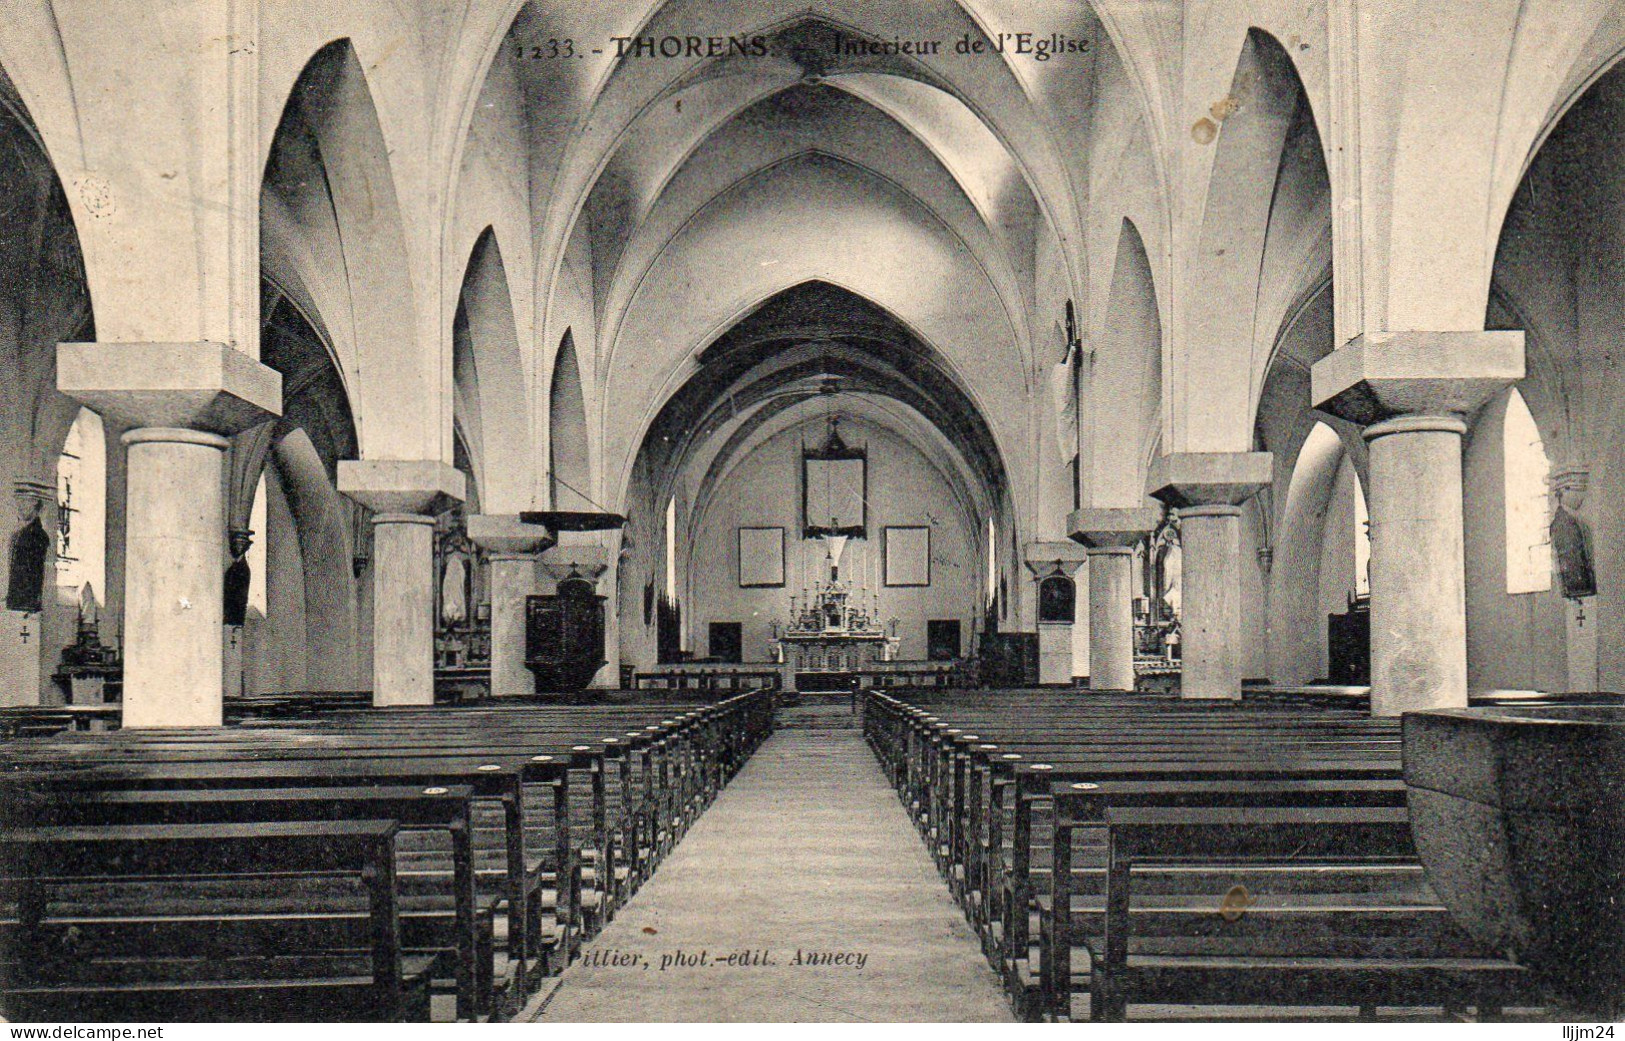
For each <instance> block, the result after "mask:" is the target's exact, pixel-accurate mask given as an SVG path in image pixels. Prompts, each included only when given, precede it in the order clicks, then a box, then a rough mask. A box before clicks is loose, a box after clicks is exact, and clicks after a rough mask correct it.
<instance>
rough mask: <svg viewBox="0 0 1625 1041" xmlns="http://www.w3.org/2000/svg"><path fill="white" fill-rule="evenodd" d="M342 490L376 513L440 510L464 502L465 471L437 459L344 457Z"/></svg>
mask: <svg viewBox="0 0 1625 1041" xmlns="http://www.w3.org/2000/svg"><path fill="white" fill-rule="evenodd" d="M338 485H339V491H341V492H343V493H344V494H345V495H348V496H349V497H350V498H352V499H354V500H355V501H356V502H359V503H360V504H361V505H363V506H365V507H367V508H368V509H370V510H373V511H375V512H377V513H417V514H424V515H432V514H435V513H440V512H442V511H444V510H446V509H447V508H448V507H450V506H451V505H452V504H453V503H458V502H462V501H463V496H464V495H465V494H466V492H467V485H466V482H465V480H464V478H463V474H462V471H460V470H458V469H457V468H456V467H453V466H449V465H447V464H446V463H442V462H440V461H439V460H438V459H361V460H355V459H341V460H339V480H338Z"/></svg>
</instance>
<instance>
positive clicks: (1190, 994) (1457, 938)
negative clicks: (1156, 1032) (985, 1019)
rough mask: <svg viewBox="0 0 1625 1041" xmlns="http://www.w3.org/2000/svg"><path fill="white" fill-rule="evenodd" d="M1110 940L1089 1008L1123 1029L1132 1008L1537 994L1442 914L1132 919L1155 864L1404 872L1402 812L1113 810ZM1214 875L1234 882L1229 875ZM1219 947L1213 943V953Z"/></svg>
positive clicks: (1493, 1005)
mask: <svg viewBox="0 0 1625 1041" xmlns="http://www.w3.org/2000/svg"><path fill="white" fill-rule="evenodd" d="M1106 829H1107V834H1108V848H1107V891H1106V900H1105V915H1104V923H1103V924H1104V929H1103V933H1104V935H1103V936H1102V937H1101V939H1100V941H1099V945H1100V951H1099V956H1098V957H1097V958H1096V959H1095V964H1094V967H1093V971H1092V973H1091V977H1090V979H1091V992H1092V993H1091V1009H1092V1010H1098V1016H1099V1018H1103V1019H1106V1020H1108V1021H1121V1020H1123V1019H1125V1018H1126V1015H1127V1009H1128V1006H1129V1005H1130V1004H1131V1003H1140V1002H1146V1003H1158V1004H1169V1003H1176V1004H1196V1005H1203V1004H1240V1005H1349V1006H1357V1007H1360V1008H1361V1009H1362V1010H1367V1011H1369V1010H1373V1009H1374V1008H1376V1007H1378V1006H1441V1007H1443V1008H1446V1009H1454V1008H1458V1007H1462V1006H1466V1005H1475V1006H1478V1008H1479V1009H1480V1011H1481V1013H1485V1012H1487V1013H1490V1014H1495V1013H1498V1012H1499V1010H1500V1009H1501V1008H1502V1007H1503V1006H1504V1005H1506V1004H1507V1003H1509V1002H1514V1001H1517V1000H1519V998H1520V997H1521V996H1522V995H1525V994H1527V992H1528V989H1529V987H1530V980H1529V975H1528V972H1527V970H1525V969H1523V968H1521V967H1519V966H1517V965H1514V964H1512V963H1511V962H1508V961H1505V960H1502V959H1496V958H1492V957H1487V956H1485V954H1484V952H1482V951H1479V950H1477V949H1476V945H1474V944H1472V943H1471V942H1470V941H1469V940H1468V939H1467V937H1466V936H1465V934H1462V933H1461V932H1460V931H1459V930H1457V929H1456V928H1455V926H1454V924H1453V923H1452V922H1451V920H1450V919H1449V916H1448V914H1446V913H1445V912H1444V911H1443V909H1442V908H1438V907H1429V908H1416V907H1406V906H1403V905H1396V904H1395V903H1393V902H1386V903H1384V902H1378V903H1368V904H1365V905H1363V906H1362V905H1361V904H1359V903H1356V902H1352V901H1348V900H1344V901H1341V902H1337V903H1325V904H1321V905H1318V906H1317V905H1314V904H1310V903H1304V902H1299V903H1298V904H1297V906H1293V905H1291V904H1287V905H1284V906H1280V907H1269V906H1260V905H1258V904H1253V905H1250V906H1249V905H1248V904H1247V903H1246V902H1245V900H1246V899H1247V897H1246V894H1245V893H1243V894H1242V896H1243V899H1242V900H1237V901H1233V903H1232V905H1231V907H1230V908H1229V911H1230V913H1228V914H1226V913H1224V912H1225V910H1226V909H1225V908H1224V906H1223V905H1221V906H1218V907H1214V908H1213V909H1212V910H1209V911H1206V912H1204V911H1201V910H1200V909H1196V910H1186V911H1184V912H1183V913H1181V912H1178V911H1172V910H1166V909H1164V910H1162V911H1161V913H1160V914H1159V913H1157V912H1155V911H1153V913H1151V914H1136V913H1134V904H1135V898H1134V895H1133V892H1132V887H1131V881H1132V872H1133V871H1134V869H1135V868H1136V867H1141V866H1149V865H1153V864H1183V865H1192V864H1201V865H1212V866H1214V867H1218V866H1220V865H1230V866H1235V865H1257V864H1260V863H1265V862H1273V863H1285V864H1302V863H1304V862H1311V861H1319V862H1322V863H1332V864H1336V863H1345V864H1346V863H1370V862H1373V861H1379V862H1380V861H1383V860H1388V861H1405V860H1409V859H1411V858H1413V857H1414V852H1413V848H1412V844H1411V834H1410V819H1409V815H1408V813H1407V812H1406V810H1404V809H1403V808H1401V807H1369V806H1368V807H1348V806H1329V807H1328V806H1313V807H1279V806H1271V807H1256V806H1247V807H1236V806H1225V807H1196V806H1177V807H1167V806H1162V807H1126V808H1121V809H1120V808H1117V807H1112V808H1109V809H1108V810H1107V811H1106ZM1213 877H1214V878H1215V879H1217V880H1219V882H1220V884H1223V880H1224V879H1225V878H1226V876H1225V874H1224V872H1223V871H1222V870H1220V871H1217V872H1215V873H1214V875H1213ZM1204 941H1207V942H1204Z"/></svg>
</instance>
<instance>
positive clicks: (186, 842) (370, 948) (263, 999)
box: [0, 821, 438, 1022]
mask: <svg viewBox="0 0 1625 1041" xmlns="http://www.w3.org/2000/svg"><path fill="white" fill-rule="evenodd" d="M397 828H398V826H397V824H396V823H395V822H394V821H338V822H330V821H310V822H296V823H287V822H282V823H268V824H230V825H220V824H183V825H175V824H166V825H115V826H104V827H89V826H79V827H46V828H25V829H7V830H5V831H0V865H4V868H3V870H4V871H5V876H4V883H5V885H6V887H7V889H9V890H10V891H11V893H10V894H8V895H10V896H11V898H12V899H13V901H14V903H15V907H16V915H17V922H18V927H17V930H16V934H15V938H16V940H17V945H16V946H14V947H13V948H12V949H11V951H10V953H9V956H8V957H7V958H6V960H5V961H4V962H3V963H0V965H3V974H4V975H3V979H0V999H3V1000H4V1002H5V1007H6V1013H7V1016H8V1018H12V1019H21V1020H35V1021H39V1020H53V1019H54V1020H77V1021H110V1020H111V1021H125V1022H128V1021H141V1020H148V1021H151V1020H161V1021H175V1020H182V1021H185V1020H203V1021H237V1020H259V1021H303V1020H328V1021H332V1020H345V1021H395V1022H400V1021H407V1020H414V1021H426V1020H427V1019H428V1016H429V992H428V986H429V980H430V978H431V976H432V975H433V972H434V968H435V962H436V961H437V960H438V959H437V958H436V957H434V956H407V955H404V954H403V953H402V950H401V940H400V921H399V917H398V910H397V902H396V891H395V834H396V831H397ZM313 875H316V876H321V875H347V876H350V877H353V878H354V879H355V880H356V881H357V882H358V884H359V886H360V887H361V888H362V889H363V890H364V892H365V906H366V911H367V913H366V918H365V928H364V933H363V935H361V936H358V937H347V938H346V939H349V940H350V941H351V942H350V943H347V944H345V945H344V946H342V947H339V948H336V949H335V948H333V947H330V946H328V945H327V943H325V942H320V941H326V940H330V939H331V938H332V937H331V935H330V934H327V933H323V934H322V935H321V937H320V941H318V942H314V943H313V942H310V939H309V938H308V937H306V936H304V935H303V934H302V933H301V930H300V928H299V927H300V924H301V917H302V915H303V914H308V913H310V911H304V912H295V911H289V912H287V913H284V914H281V915H266V914H259V913H250V914H246V915H241V916H233V915H230V914H226V913H217V914H214V915H210V916H204V917H203V918H201V919H199V920H196V921H193V922H191V923H188V924H189V926H190V927H189V928H186V929H184V930H182V933H183V935H184V937H185V939H184V944H183V945H182V946H181V947H180V948H179V949H165V948H163V947H160V946H158V945H157V943H158V940H159V939H161V938H162V937H164V936H165V935H166V933H165V931H164V930H161V929H149V930H146V931H145V932H143V933H142V934H141V935H142V937H143V940H144V943H143V944H142V946H141V947H140V948H139V949H134V950H132V949H129V947H128V946H127V945H122V944H119V943H118V942H117V941H116V940H115V941H113V942H112V944H111V946H110V948H109V950H108V951H107V952H106V953H105V954H104V953H103V952H101V951H100V950H98V942H99V940H100V939H101V938H102V936H103V933H104V932H106V931H109V930H112V931H117V930H119V929H120V928H122V927H128V926H132V925H135V924H137V923H142V922H149V921H153V920H154V918H155V917H156V918H157V920H158V921H162V916H161V915H160V916H153V915H149V914H143V913H139V911H136V912H132V911H129V910H125V911H116V910H115V911H112V912H103V911H101V908H102V907H104V906H105V905H106V904H107V903H108V902H109V901H110V900H111V899H112V897H113V896H114V895H116V893H117V890H118V887H119V885H120V884H121V883H122V882H128V881H138V880H150V879H155V878H156V879H161V880H163V881H164V882H165V883H166V884H168V885H171V886H174V887H178V888H184V887H185V886H187V885H188V884H191V883H194V882H195V883H196V884H198V885H207V886H210V887H211V888H213V889H215V890H219V889H220V887H221V886H222V885H223V884H224V885H229V884H230V883H233V882H241V883H245V884H246V883H251V882H253V881H254V880H264V879H267V878H274V879H276V880H278V881H280V882H283V883H284V884H286V883H287V882H288V881H290V880H294V879H298V878H303V877H310V876H313ZM85 889H88V890H89V892H88V893H86V892H77V891H81V890H85ZM307 892H308V891H307ZM65 895H74V896H76V897H77V899H76V900H75V901H74V902H73V903H72V904H70V905H69V906H70V910H68V911H67V912H66V914H64V915H57V914H53V905H54V904H58V903H64V902H66V901H64V899H63V898H64V896H65ZM220 903H221V904H222V906H224V907H226V908H230V907H231V906H232V904H231V901H230V899H229V897H228V898H226V899H223V900H221V901H220ZM256 904H257V901H255V900H254V899H252V898H250V900H249V901H248V907H249V909H250V910H254V909H255V907H256ZM310 910H321V909H320V908H316V909H310ZM126 934H127V932H126ZM262 951H265V952H267V953H261V952H262Z"/></svg>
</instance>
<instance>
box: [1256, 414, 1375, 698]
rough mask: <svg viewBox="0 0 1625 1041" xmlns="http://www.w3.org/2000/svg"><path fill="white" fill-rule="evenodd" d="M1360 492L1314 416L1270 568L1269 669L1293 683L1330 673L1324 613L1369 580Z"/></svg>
mask: <svg viewBox="0 0 1625 1041" xmlns="http://www.w3.org/2000/svg"><path fill="white" fill-rule="evenodd" d="M1365 516H1366V512H1365V496H1364V492H1363V490H1362V489H1361V487H1360V479H1359V476H1358V474H1357V473H1356V472H1355V468H1354V465H1353V462H1352V460H1351V459H1350V458H1349V456H1348V454H1347V453H1346V452H1345V451H1344V448H1343V442H1342V440H1341V439H1340V438H1339V437H1338V435H1337V433H1336V432H1335V431H1334V430H1332V428H1331V427H1330V426H1328V425H1327V424H1325V423H1320V422H1317V423H1315V424H1314V425H1313V427H1312V428H1311V429H1310V431H1309V434H1308V436H1307V437H1305V438H1304V440H1303V444H1302V446H1301V447H1300V448H1299V449H1298V454H1297V459H1296V461H1295V462H1294V465H1293V467H1292V470H1291V477H1290V479H1289V481H1288V484H1287V488H1286V498H1285V504H1284V506H1283V507H1282V509H1281V512H1280V520H1279V522H1278V525H1277V527H1276V534H1275V543H1274V555H1273V559H1272V561H1271V567H1270V572H1269V581H1270V588H1269V676H1270V679H1271V680H1273V681H1275V682H1276V683H1282V684H1288V685H1297V684H1305V683H1310V682H1313V681H1316V680H1325V679H1327V678H1329V677H1330V671H1329V659H1328V641H1329V632H1328V624H1329V623H1328V617H1329V616H1331V615H1334V614H1343V613H1345V612H1348V611H1349V610H1350V609H1351V607H1352V605H1354V603H1355V601H1356V600H1357V598H1358V597H1359V596H1361V595H1362V593H1364V592H1365V591H1366V590H1367V589H1368V588H1369V587H1368V584H1367V579H1366V578H1365V576H1364V575H1363V574H1362V572H1363V570H1364V568H1363V564H1364V562H1365V561H1368V560H1369V559H1370V552H1371V551H1370V535H1369V532H1368V531H1367V530H1366V525H1365V524H1364V519H1365Z"/></svg>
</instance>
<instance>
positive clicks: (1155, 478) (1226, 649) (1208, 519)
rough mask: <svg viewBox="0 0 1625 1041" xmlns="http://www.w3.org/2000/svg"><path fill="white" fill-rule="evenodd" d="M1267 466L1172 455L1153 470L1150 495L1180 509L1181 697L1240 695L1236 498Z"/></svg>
mask: <svg viewBox="0 0 1625 1041" xmlns="http://www.w3.org/2000/svg"><path fill="white" fill-rule="evenodd" d="M1273 466H1274V462H1273V458H1272V457H1271V455H1270V454H1269V453H1268V452H1178V453H1174V454H1171V455H1165V456H1163V457H1162V458H1160V459H1158V460H1157V462H1156V464H1155V466H1154V467H1153V471H1152V477H1151V487H1152V489H1153V490H1152V493H1151V494H1152V495H1154V496H1156V497H1157V498H1158V499H1161V500H1162V501H1163V502H1166V503H1167V504H1168V505H1170V506H1174V507H1176V508H1178V510H1179V547H1180V585H1181V588H1182V590H1183V597H1184V599H1183V602H1182V603H1181V605H1180V611H1179V633H1180V655H1181V668H1180V682H1179V692H1180V696H1182V697H1186V698H1228V699H1234V700H1240V698H1241V679H1242V675H1241V673H1242V634H1241V633H1242V631H1241V503H1243V502H1246V501H1247V500H1248V499H1249V498H1251V497H1252V496H1253V495H1255V494H1256V493H1257V492H1258V491H1259V490H1260V489H1262V488H1264V487H1265V486H1266V485H1268V484H1269V482H1270V476H1271V470H1272V468H1273Z"/></svg>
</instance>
